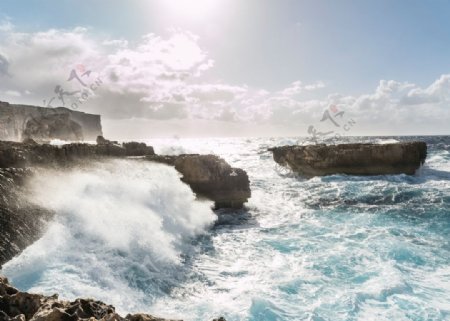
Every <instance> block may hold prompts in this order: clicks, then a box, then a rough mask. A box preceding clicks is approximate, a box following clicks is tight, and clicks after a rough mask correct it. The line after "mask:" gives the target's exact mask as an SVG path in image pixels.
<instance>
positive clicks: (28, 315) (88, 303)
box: [0, 277, 174, 321]
mask: <svg viewBox="0 0 450 321" xmlns="http://www.w3.org/2000/svg"><path fill="white" fill-rule="evenodd" d="M13 320H14V321H81V320H90V321H95V320H102V321H170V320H167V319H161V318H157V317H153V316H151V315H147V314H134V315H127V316H126V317H125V318H123V317H121V316H120V315H118V314H117V313H116V311H115V308H114V307H113V306H112V305H108V304H105V303H103V302H100V301H96V300H93V299H76V300H75V301H72V302H69V301H64V300H59V299H58V296H57V295H53V296H44V295H40V294H30V293H26V292H20V291H19V290H17V289H15V288H13V287H12V286H11V285H10V284H9V283H8V279H6V278H4V277H0V321H13ZM172 321H174V320H172Z"/></svg>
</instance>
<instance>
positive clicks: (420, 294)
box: [2, 137, 450, 321]
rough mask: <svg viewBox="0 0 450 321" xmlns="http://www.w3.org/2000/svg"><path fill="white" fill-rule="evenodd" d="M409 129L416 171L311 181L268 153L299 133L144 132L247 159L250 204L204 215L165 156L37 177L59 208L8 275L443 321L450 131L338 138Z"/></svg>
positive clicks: (92, 288) (142, 303)
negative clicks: (46, 182) (418, 152)
mask: <svg viewBox="0 0 450 321" xmlns="http://www.w3.org/2000/svg"><path fill="white" fill-rule="evenodd" d="M413 139H420V140H425V141H426V142H427V144H428V157H427V161H426V164H425V166H424V167H423V168H422V169H421V170H420V172H419V173H418V174H417V175H416V176H407V175H393V176H375V177H355V176H345V175H334V176H328V177H322V178H313V179H309V180H307V179H303V178H301V177H298V176H296V175H294V174H292V173H291V172H290V171H289V170H288V169H285V168H282V167H280V166H278V165H277V164H276V163H275V162H274V161H273V160H272V156H271V154H270V152H268V151H267V149H268V148H269V147H273V146H278V145H285V144H294V143H306V142H307V140H305V139H296V138H273V139H267V138H258V139H252V138H248V139H203V140H175V139H173V140H152V141H150V142H151V144H152V145H154V146H155V148H156V151H157V152H160V153H183V152H198V153H210V152H211V153H216V154H219V155H221V156H222V157H224V158H225V159H226V160H227V161H228V162H230V163H231V164H233V165H234V166H236V167H241V168H243V169H245V170H246V171H247V172H248V174H249V177H250V180H251V188H252V194H253V196H252V198H251V200H250V202H249V203H248V205H247V209H246V210H241V211H235V212H230V211H221V212H220V213H212V212H211V211H210V210H209V209H208V205H209V204H202V203H199V202H197V201H194V198H193V195H192V193H191V192H190V191H189V189H188V188H187V187H186V186H184V185H182V184H181V183H179V182H178V180H177V175H176V173H175V172H174V171H171V169H168V168H165V167H164V166H163V167H158V166H156V165H155V166H156V167H152V166H153V165H152V166H150V167H148V166H147V167H145V168H143V167H134V166H130V165H129V164H121V163H116V164H114V166H112V167H110V168H106V169H105V171H106V172H99V171H98V170H92V169H90V170H89V169H87V170H84V172H87V173H88V174H89V175H87V176H86V177H85V176H80V173H79V172H78V173H75V174H73V173H64V174H63V175H66V176H64V180H63V181H64V184H65V185H66V186H64V190H65V192H64V193H62V194H61V195H59V194H58V193H56V196H55V193H54V191H55V190H56V191H57V190H58V188H59V186H60V185H58V184H63V183H58V182H60V181H61V179H59V180H57V181H56V182H54V183H53V185H52V186H48V187H47V188H48V189H49V191H45V188H44V192H45V193H44V194H45V195H48V194H49V193H50V192H51V193H53V194H51V197H50V198H51V199H54V200H55V201H54V204H53V203H52V202H50V203H52V206H53V208H55V209H57V210H59V211H61V213H62V214H61V215H60V217H59V218H57V219H56V221H55V223H54V224H53V225H52V226H51V228H50V229H49V232H48V233H47V234H46V235H45V236H44V237H43V239H41V240H40V241H39V242H37V243H36V244H34V245H33V246H32V247H30V248H29V249H28V250H27V251H25V252H24V253H23V254H22V255H21V256H19V257H18V258H16V259H14V260H13V261H11V262H10V263H9V264H7V265H6V266H5V267H4V270H3V271H2V273H5V274H7V275H8V276H9V277H10V278H11V279H12V281H13V282H14V283H15V284H16V285H18V286H19V287H21V288H23V289H26V290H32V291H43V292H46V293H49V294H52V293H53V292H59V293H60V294H61V295H62V296H63V297H67V298H74V297H76V296H80V295H83V294H86V293H87V295H91V296H96V297H97V298H100V299H102V300H104V301H107V302H110V303H113V304H114V305H116V306H117V307H118V308H119V311H120V312H122V313H125V312H138V311H141V312H142V311H143V312H149V313H154V314H157V315H161V316H164V317H173V318H183V319H184V320H210V319H212V318H213V317H218V316H220V315H222V316H224V317H225V318H226V319H227V320H228V321H233V320H255V321H256V320H258V321H262V320H315V321H319V320H327V321H328V320H329V321H339V320H364V321H366V320H417V321H419V320H420V321H422V320H423V321H425V320H450V237H449V236H450V137H419V138H417V137H379V138H361V137H350V138H342V139H341V141H340V142H342V141H347V142H353V141H376V142H388V141H392V140H413ZM155 172H157V173H155ZM105 173H109V174H105ZM123 173H126V175H125V176H129V175H132V176H133V177H134V178H133V180H128V179H125V178H124V175H123ZM130 173H131V174H130ZM158 173H159V174H158ZM52 175H54V174H52ZM67 175H68V176H67ZM80 177H82V179H80ZM165 177H170V179H166V178H165ZM68 179H71V180H72V181H71V182H72V184H70V186H67V185H68V184H67V180H68ZM39 186H41V187H40V188H41V189H42V185H39ZM94 187H95V188H94ZM94 191H95V192H94ZM146 193H149V195H148V197H147V194H146ZM45 195H38V196H37V198H39V200H38V201H48V200H47V199H46V197H45ZM68 200H69V203H70V204H72V206H67V202H68ZM100 200H101V202H100ZM118 200H119V201H120V202H119V201H118ZM116 202H117V203H116ZM80 204H81V205H80ZM135 204H138V205H135ZM99 213H100V214H99ZM168 213H169V214H170V215H169V214H168ZM216 214H220V218H219V220H218V221H216V223H215V224H213V223H212V222H213V221H214V220H215V219H216V216H215V215H216ZM173 217H176V218H177V219H176V220H174V219H173ZM112 218H113V219H112ZM150 218H151V219H150ZM111 221H113V222H111ZM86 226H89V228H88V229H86Z"/></svg>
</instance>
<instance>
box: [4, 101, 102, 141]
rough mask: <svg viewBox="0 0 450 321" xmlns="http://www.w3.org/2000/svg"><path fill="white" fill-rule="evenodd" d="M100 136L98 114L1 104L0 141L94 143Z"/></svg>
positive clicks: (100, 129) (59, 108) (100, 128)
mask: <svg viewBox="0 0 450 321" xmlns="http://www.w3.org/2000/svg"><path fill="white" fill-rule="evenodd" d="M99 135H102V126H101V119H100V115H93V114H86V113H83V112H79V111H74V110H71V109H67V108H64V107H58V108H44V107H36V106H27V105H13V104H9V103H7V102H1V101H0V140H9V141H22V140H24V139H26V138H32V139H34V140H38V141H46V140H51V139H61V140H67V141H83V140H95V139H96V137H97V136H99Z"/></svg>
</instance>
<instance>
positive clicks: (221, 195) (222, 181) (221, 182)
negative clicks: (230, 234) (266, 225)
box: [147, 154, 251, 208]
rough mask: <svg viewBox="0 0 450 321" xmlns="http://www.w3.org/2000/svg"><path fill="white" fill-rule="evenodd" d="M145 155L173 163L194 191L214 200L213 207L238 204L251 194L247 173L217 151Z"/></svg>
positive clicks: (236, 205) (165, 162)
mask: <svg viewBox="0 0 450 321" xmlns="http://www.w3.org/2000/svg"><path fill="white" fill-rule="evenodd" d="M147 159H148V160H151V161H155V162H159V163H164V164H168V165H172V166H174V167H175V169H176V170H177V171H178V172H180V173H181V174H182V175H183V177H182V178H181V180H182V181H183V182H185V183H186V184H188V185H189V186H191V188H192V190H193V191H194V192H195V193H196V194H197V195H199V196H203V197H206V198H209V199H211V200H213V201H214V202H215V206H216V208H241V207H242V206H243V204H244V203H245V202H247V200H248V199H249V198H250V196H251V191H250V182H249V179H248V175H247V173H246V172H245V171H244V170H242V169H240V168H232V167H231V166H230V165H229V164H228V163H227V162H226V161H225V160H224V159H222V158H220V157H218V156H216V155H198V154H184V155H179V156H160V155H154V156H148V157H147Z"/></svg>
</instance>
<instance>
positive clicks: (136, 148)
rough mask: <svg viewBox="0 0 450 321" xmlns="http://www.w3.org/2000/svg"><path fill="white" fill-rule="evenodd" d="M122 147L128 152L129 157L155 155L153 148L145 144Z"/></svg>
mask: <svg viewBox="0 0 450 321" xmlns="http://www.w3.org/2000/svg"><path fill="white" fill-rule="evenodd" d="M122 146H123V148H125V150H126V151H127V156H142V155H155V151H154V150H153V147H152V146H147V145H146V144H145V143H137V142H129V143H123V144H122Z"/></svg>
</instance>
